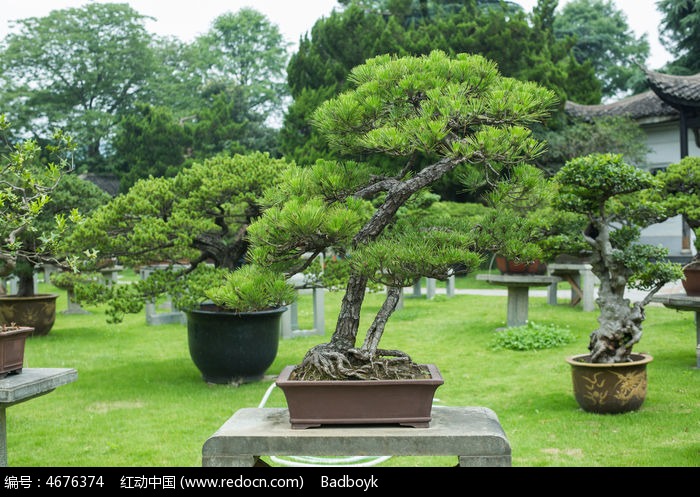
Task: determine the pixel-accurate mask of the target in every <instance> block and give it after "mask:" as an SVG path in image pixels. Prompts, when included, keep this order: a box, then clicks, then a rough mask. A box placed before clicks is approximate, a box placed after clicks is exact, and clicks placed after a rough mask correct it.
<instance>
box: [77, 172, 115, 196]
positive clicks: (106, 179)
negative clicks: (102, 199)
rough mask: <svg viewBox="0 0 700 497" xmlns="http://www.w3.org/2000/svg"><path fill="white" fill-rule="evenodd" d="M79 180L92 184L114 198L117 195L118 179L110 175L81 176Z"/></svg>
mask: <svg viewBox="0 0 700 497" xmlns="http://www.w3.org/2000/svg"><path fill="white" fill-rule="evenodd" d="M80 179H84V180H87V181H89V182H91V183H94V184H95V185H97V186H98V187H100V188H101V189H102V190H104V191H106V192H107V193H109V194H110V195H111V196H113V197H115V196H116V195H117V194H118V193H119V178H117V177H116V176H115V175H111V174H90V173H88V174H81V175H80Z"/></svg>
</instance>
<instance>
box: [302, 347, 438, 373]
mask: <svg viewBox="0 0 700 497" xmlns="http://www.w3.org/2000/svg"><path fill="white" fill-rule="evenodd" d="M429 376H430V373H429V372H428V370H427V368H426V367H425V366H423V365H420V364H416V363H414V362H413V361H412V360H411V358H410V357H409V356H408V355H407V354H406V353H404V352H401V351H400V350H377V352H376V353H375V354H374V355H370V354H369V353H368V352H367V351H365V350H362V349H356V348H353V349H349V350H338V349H336V348H334V347H333V346H332V345H331V344H327V343H325V344H321V345H317V346H316V347H314V348H312V349H311V350H309V352H308V353H307V354H306V357H304V360H303V361H302V363H301V364H299V365H298V366H297V367H296V368H295V369H294V372H293V375H292V379H296V380H390V379H413V378H426V377H429Z"/></svg>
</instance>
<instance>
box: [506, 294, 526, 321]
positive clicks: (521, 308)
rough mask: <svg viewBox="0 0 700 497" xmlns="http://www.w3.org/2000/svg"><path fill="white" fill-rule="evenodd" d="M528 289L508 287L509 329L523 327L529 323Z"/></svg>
mask: <svg viewBox="0 0 700 497" xmlns="http://www.w3.org/2000/svg"><path fill="white" fill-rule="evenodd" d="M527 305H528V288H527V287H521V286H509V287H508V319H507V324H508V327H511V326H523V325H525V324H526V323H527Z"/></svg>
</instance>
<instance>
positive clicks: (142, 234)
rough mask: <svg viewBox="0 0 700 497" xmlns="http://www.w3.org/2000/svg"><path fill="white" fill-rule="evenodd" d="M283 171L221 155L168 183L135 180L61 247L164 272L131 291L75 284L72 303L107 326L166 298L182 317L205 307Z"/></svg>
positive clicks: (259, 159)
mask: <svg viewBox="0 0 700 497" xmlns="http://www.w3.org/2000/svg"><path fill="white" fill-rule="evenodd" d="M289 165H290V164H289V163H288V162H286V161H285V160H283V159H274V158H272V157H270V156H269V155H268V154H265V153H262V152H255V153H251V154H248V155H234V156H232V157H231V156H227V155H223V154H222V155H217V156H215V157H212V158H209V159H206V160H204V161H201V162H198V163H195V164H193V165H192V166H191V167H188V168H186V169H183V170H182V171H181V172H179V173H178V174H177V175H176V176H174V177H171V178H165V177H158V178H153V177H151V178H149V179H142V180H139V181H138V182H136V183H135V184H134V186H132V187H131V188H130V189H129V191H128V192H126V193H124V194H120V195H118V196H117V197H115V198H114V199H112V200H111V201H110V202H109V203H107V204H105V205H103V206H102V207H100V208H99V209H97V210H95V211H94V212H93V213H91V215H90V216H89V217H87V218H86V219H85V222H84V223H83V224H81V225H80V226H79V227H78V228H77V229H76V230H75V231H74V232H73V233H72V234H71V236H70V237H69V238H68V240H67V242H66V244H67V245H68V247H70V250H71V251H72V252H74V253H79V252H81V251H83V250H85V249H91V250H94V251H95V252H97V254H98V257H100V258H117V259H118V260H119V262H120V264H123V265H127V266H130V267H138V266H144V265H154V264H158V265H162V266H163V268H162V269H160V270H156V271H154V272H153V273H151V275H150V276H149V277H148V278H147V279H146V280H141V281H138V282H137V283H134V284H131V285H113V286H112V287H111V288H107V287H105V286H104V285H100V284H79V285H77V286H76V288H75V294H76V300H77V301H78V302H79V303H81V304H88V305H89V304H94V303H102V302H104V303H107V304H108V307H107V315H108V321H109V322H119V321H121V319H123V316H124V314H125V313H136V312H139V311H141V310H142V309H143V306H144V303H145V301H146V300H147V299H156V298H157V297H159V296H161V295H165V294H169V295H170V296H171V297H172V302H173V304H174V305H175V306H176V307H177V308H179V309H181V310H187V309H188V308H192V307H194V306H196V305H198V304H199V303H200V302H202V301H204V300H206V294H205V291H206V290H207V289H211V288H212V287H215V286H217V285H218V284H221V283H222V282H223V281H225V280H226V278H227V274H228V273H230V272H231V271H232V270H233V269H235V268H237V267H239V266H240V265H241V264H242V263H243V262H244V257H245V253H246V250H247V248H248V240H247V238H246V230H247V227H248V225H249V224H250V222H251V221H252V220H253V219H254V218H256V217H257V216H258V215H260V212H261V206H260V205H259V199H260V197H261V196H262V192H263V191H264V190H265V189H266V188H268V187H274V185H275V184H276V183H277V181H278V178H279V176H280V175H281V173H282V172H283V171H284V170H285V169H286V168H287V167H289Z"/></svg>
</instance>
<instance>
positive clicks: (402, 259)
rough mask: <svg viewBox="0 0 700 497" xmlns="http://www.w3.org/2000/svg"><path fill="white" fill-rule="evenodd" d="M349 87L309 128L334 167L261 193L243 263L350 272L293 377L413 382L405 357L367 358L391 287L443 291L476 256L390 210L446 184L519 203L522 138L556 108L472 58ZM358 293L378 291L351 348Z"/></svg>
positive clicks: (533, 146) (528, 140) (462, 242)
mask: <svg viewBox="0 0 700 497" xmlns="http://www.w3.org/2000/svg"><path fill="white" fill-rule="evenodd" d="M349 81H350V83H351V85H352V89H350V90H349V91H347V92H345V93H342V94H340V95H339V96H337V97H336V98H333V99H331V100H328V101H326V102H325V103H323V104H322V105H321V106H319V107H318V108H317V110H316V111H315V113H314V115H313V120H312V123H313V125H314V126H315V127H316V128H317V129H318V131H319V132H320V134H321V135H322V136H323V137H324V138H325V139H326V140H327V141H328V143H329V145H330V146H331V147H332V149H334V150H335V151H336V152H337V153H339V154H340V156H342V157H343V160H342V161H341V160H338V161H333V160H319V161H317V162H316V163H315V164H314V165H313V166H311V167H307V168H298V167H297V168H292V169H291V170H290V171H288V173H287V174H286V175H285V177H284V178H283V180H282V182H281V183H280V185H279V186H278V188H277V189H276V190H274V191H268V192H267V194H266V196H265V198H264V199H263V203H264V204H265V205H266V209H265V211H264V212H263V215H262V216H261V217H260V218H258V219H257V220H256V221H255V222H253V223H252V224H251V226H250V227H249V229H248V235H249V238H250V241H251V249H250V252H249V254H248V257H249V260H250V262H252V263H255V264H260V265H263V266H268V267H273V268H275V269H276V270H279V271H284V272H285V273H286V274H294V273H295V272H298V271H300V270H303V269H304V267H306V266H307V265H308V264H309V260H310V259H313V256H316V255H318V254H320V253H321V252H323V251H324V250H327V249H329V248H331V249H333V251H334V253H336V254H340V256H341V257H344V258H345V259H346V260H347V261H348V263H349V266H350V271H349V276H348V280H347V286H346V288H345V293H344V296H343V298H342V303H341V309H340V312H339V315H338V319H337V322H336V327H335V331H334V332H333V334H332V336H331V338H330V341H329V342H328V343H324V344H320V345H317V346H315V347H313V348H312V349H311V350H309V351H308V353H307V354H306V356H305V357H304V359H303V361H302V362H301V364H299V365H297V367H296V368H295V375H296V376H297V377H300V378H309V379H318V378H327V379H328V378H335V379H338V378H357V379H367V378H377V377H413V376H415V375H420V374H422V372H423V371H422V368H421V366H420V365H419V364H414V363H413V361H412V360H411V358H410V356H408V354H406V353H404V352H402V351H396V350H385V349H382V348H380V347H379V344H380V340H381V338H382V335H383V333H384V331H385V328H386V325H387V321H388V319H389V318H390V316H391V314H392V312H393V311H394V310H395V308H396V305H397V303H398V301H399V297H400V292H401V289H402V287H404V286H408V285H411V284H412V283H413V281H415V279H416V278H417V277H421V276H427V277H431V278H437V279H442V280H444V279H446V278H447V277H448V275H449V274H450V271H451V270H452V269H453V268H454V267H455V266H456V265H460V267H462V268H464V270H465V271H471V270H472V269H473V268H474V267H476V266H477V265H478V264H479V263H480V262H481V260H482V253H481V251H480V249H479V245H478V242H479V233H480V226H479V223H478V222H477V223H471V224H470V223H469V222H468V220H465V221H464V222H463V221H462V220H460V219H456V220H455V219H454V218H450V217H446V218H444V219H443V218H440V217H439V218H438V221H439V220H440V219H443V221H440V222H436V220H435V219H434V218H432V217H431V218H425V219H423V218H421V216H411V215H402V212H403V211H402V209H403V208H404V207H405V206H406V205H407V203H408V202H410V201H411V199H412V198H415V196H416V195H418V194H419V192H422V191H425V190H426V189H429V188H430V187H431V185H433V184H434V183H435V182H436V181H438V180H439V179H440V178H442V177H443V176H444V175H446V174H448V173H450V172H455V173H456V174H458V175H459V176H460V177H461V178H463V179H464V182H465V186H466V187H476V186H479V187H482V186H484V185H489V186H491V187H493V188H494V191H500V193H501V196H500V198H501V199H502V200H504V201H505V200H507V199H508V197H509V195H519V194H520V193H521V192H522V191H523V190H522V187H521V185H520V184H519V180H520V179H526V178H531V177H532V175H531V174H526V173H525V171H526V170H531V169H532V168H530V167H529V166H527V165H526V164H527V163H528V162H529V161H530V160H531V159H532V158H533V157H535V156H537V155H538V154H540V153H541V152H542V150H543V144H542V143H540V142H538V141H537V140H535V139H533V137H532V135H531V132H530V130H529V129H528V126H529V125H532V124H534V123H537V122H539V121H542V120H544V119H545V118H546V117H547V116H548V113H549V111H550V110H551V108H552V106H553V105H554V103H555V97H554V94H553V93H552V92H550V91H548V90H546V89H544V88H542V87H539V86H538V85H536V84H534V83H529V82H522V81H517V80H514V79H510V78H506V77H503V76H502V75H501V74H500V73H499V71H498V69H497V67H496V65H495V64H494V63H493V62H491V61H489V60H487V59H485V58H483V57H481V56H478V55H467V54H458V55H456V56H455V57H453V58H450V57H448V56H447V55H446V54H445V53H443V52H441V51H433V52H432V53H430V54H429V55H425V56H420V57H394V56H389V55H383V56H378V57H375V58H372V59H369V60H368V61H366V63H365V64H362V65H360V66H358V67H356V68H355V69H353V70H352V72H351V73H350V75H349ZM381 156H388V157H391V158H394V159H401V165H400V167H398V168H396V169H391V168H389V167H386V166H384V167H380V166H372V165H371V164H375V165H376V164H380V163H381V161H379V160H375V159H377V158H378V157H381ZM499 183H500V185H501V186H499V187H498V188H496V186H497V185H498V184H499ZM450 219H451V221H449V220H450ZM309 254H311V255H312V257H308V255H309ZM370 281H376V282H379V283H381V284H384V285H386V287H387V291H386V299H385V301H384V303H383V304H382V306H381V308H380V310H379V311H378V312H377V314H376V315H375V316H374V319H373V320H372V322H371V324H370V325H369V328H368V329H367V330H366V332H365V333H364V340H363V342H362V343H361V344H360V343H358V340H359V337H360V336H361V335H360V334H359V326H360V314H361V311H362V307H363V300H364V297H365V293H366V289H367V286H368V283H369V282H370Z"/></svg>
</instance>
